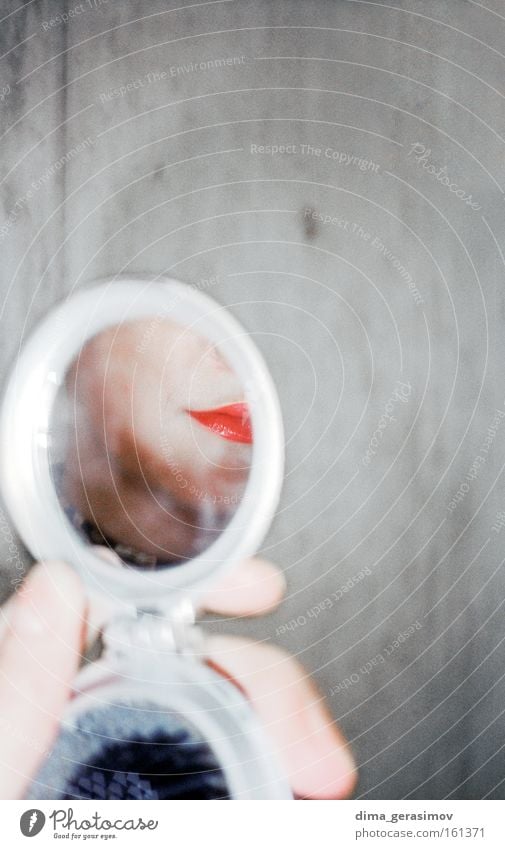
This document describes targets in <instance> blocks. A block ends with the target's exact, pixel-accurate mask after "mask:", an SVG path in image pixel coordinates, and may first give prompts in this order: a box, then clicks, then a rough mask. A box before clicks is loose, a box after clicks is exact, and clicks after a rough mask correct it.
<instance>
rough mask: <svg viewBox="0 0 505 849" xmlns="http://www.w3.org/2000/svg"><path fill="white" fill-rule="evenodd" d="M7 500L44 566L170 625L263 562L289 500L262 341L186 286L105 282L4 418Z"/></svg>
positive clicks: (49, 331)
mask: <svg viewBox="0 0 505 849" xmlns="http://www.w3.org/2000/svg"><path fill="white" fill-rule="evenodd" d="M1 428H2V440H1V446H2V449H1V450H2V470H3V481H2V487H3V495H4V498H5V501H6V504H7V506H8V508H9V510H10V512H11V515H12V517H13V519H14V521H15V523H16V525H17V527H18V530H19V532H20V534H21V536H22V538H23V539H24V541H25V543H26V544H27V546H28V548H29V549H30V550H31V551H32V553H33V555H34V556H35V557H36V558H38V559H50V558H59V559H63V560H66V561H68V562H70V563H71V564H72V565H74V567H75V568H76V569H77V570H78V571H79V572H80V573H81V574H82V575H83V577H84V579H85V580H86V581H87V583H88V585H90V587H91V589H92V590H94V591H97V592H99V593H101V594H104V595H106V596H107V598H108V599H109V600H111V599H112V600H113V601H114V602H115V603H131V604H134V605H135V606H146V605H147V606H149V607H151V608H154V609H160V610H164V609H166V607H167V605H168V606H170V605H171V604H173V603H174V602H175V601H177V600H179V599H180V597H181V596H190V597H192V598H193V597H194V596H195V595H198V594H199V593H200V592H201V591H202V590H203V588H204V587H205V586H206V585H207V584H208V582H209V581H211V580H213V579H214V578H215V577H216V576H217V575H218V574H219V573H220V572H221V571H222V570H223V569H225V568H230V567H231V566H232V565H233V564H234V563H235V562H237V561H238V560H239V559H241V558H242V557H244V556H247V555H249V554H252V553H253V552H254V551H255V549H256V548H257V546H258V544H259V543H260V542H261V539H262V537H263V534H264V533H265V531H266V529H267V527H268V525H269V523H270V521H271V519H272V516H273V512H274V510H275V506H276V503H277V499H278V494H279V490H280V485H281V480H282V468H283V436H282V425H281V418H280V414H279V407H278V402H277V397H276V393H275V390H274V388H273V385H272V382H271V379H270V376H269V373H268V371H267V369H266V366H265V364H264V362H263V359H262V357H261V356H260V354H259V352H258V350H257V348H256V347H255V345H254V343H253V342H252V339H251V337H250V336H249V335H248V334H247V333H246V331H245V330H244V329H243V328H242V327H241V326H240V325H239V324H238V323H237V322H236V321H235V319H234V318H233V317H232V316H231V315H230V313H229V312H228V311H227V310H226V309H225V308H223V307H221V306H220V305H219V304H217V303H216V302H215V301H213V300H212V299H211V298H209V297H208V296H206V295H204V294H202V293H201V292H199V291H197V290H195V289H194V288H191V287H190V286H188V285H185V284H182V283H179V282H176V281H173V280H161V281H160V280H159V279H157V280H155V281H154V280H145V279H142V280H139V279H136V280H133V279H120V280H110V281H104V282H102V283H101V284H100V285H97V286H94V287H92V288H90V289H87V290H86V291H82V292H79V293H77V294H75V295H73V296H72V297H70V298H68V299H67V300H66V301H65V302H64V303H63V304H61V305H60V306H59V307H57V308H56V309H55V310H54V311H53V312H52V313H51V314H50V315H49V316H48V317H47V318H46V319H45V320H44V321H43V322H42V323H41V324H40V325H39V327H38V328H37V329H36V331H35V333H34V334H33V336H32V337H31V339H30V340H29V341H28V343H27V344H26V345H25V347H24V349H23V350H22V351H21V354H20V355H19V357H18V359H17V361H16V363H15V365H14V369H13V372H12V376H11V379H10V381H9V384H8V387H7V392H6V396H5V400H4V406H3V413H2V422H1Z"/></svg>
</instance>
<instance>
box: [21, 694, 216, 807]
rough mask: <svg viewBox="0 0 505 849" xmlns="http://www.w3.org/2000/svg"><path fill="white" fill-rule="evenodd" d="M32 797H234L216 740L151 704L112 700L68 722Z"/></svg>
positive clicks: (39, 776)
mask: <svg viewBox="0 0 505 849" xmlns="http://www.w3.org/2000/svg"><path fill="white" fill-rule="evenodd" d="M29 798H32V799H56V798H57V799H65V800H76V799H131V800H133V799H227V798H229V795H228V789H227V786H226V782H225V779H224V775H223V773H222V771H221V769H220V767H219V765H218V763H217V761H216V758H215V756H214V754H213V752H212V750H211V749H210V747H209V745H208V744H207V743H206V742H205V741H204V740H203V739H202V738H201V736H200V735H199V734H198V732H197V731H196V730H195V729H194V728H193V727H191V726H190V725H188V724H187V723H186V721H185V720H184V719H182V718H181V717H179V716H176V715H174V714H172V715H168V714H166V713H161V712H159V710H153V708H152V706H150V707H149V706H142V707H141V708H140V706H138V705H136V706H133V705H107V706H106V707H103V708H99V709H98V710H96V711H93V712H90V713H86V714H83V715H82V716H80V717H79V718H78V720H77V721H76V723H75V725H74V726H68V725H67V727H65V728H64V729H63V730H62V732H61V733H60V735H59V737H58V740H57V742H56V744H55V747H54V749H53V751H52V752H51V754H50V756H49V758H48V760H47V761H46V763H45V764H44V766H43V768H42V770H41V771H40V773H39V775H38V776H37V779H36V781H35V782H34V783H33V785H32V787H31V789H30V795H29Z"/></svg>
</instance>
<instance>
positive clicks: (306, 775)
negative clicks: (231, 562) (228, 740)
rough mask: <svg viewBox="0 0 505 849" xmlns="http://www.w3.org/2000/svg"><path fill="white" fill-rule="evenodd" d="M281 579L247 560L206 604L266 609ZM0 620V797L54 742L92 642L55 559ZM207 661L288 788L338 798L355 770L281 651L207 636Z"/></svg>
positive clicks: (16, 788) (239, 611)
mask: <svg viewBox="0 0 505 849" xmlns="http://www.w3.org/2000/svg"><path fill="white" fill-rule="evenodd" d="M283 590H284V582H283V579H282V575H281V573H280V572H279V571H278V570H277V568H276V567H275V566H273V565H272V564H271V563H269V562H267V561H264V560H260V559H253V558H251V559H249V560H246V561H244V562H243V563H242V564H241V565H240V566H239V567H238V568H237V569H236V570H235V571H234V572H233V573H231V574H230V575H228V576H226V578H225V579H224V580H223V581H222V582H221V583H220V584H219V585H218V587H217V588H216V589H213V590H212V591H211V592H210V593H209V594H208V596H207V598H206V599H205V601H204V608H205V610H207V611H209V612H214V613H218V614H220V615H225V616H228V617H231V616H233V617H235V616H251V615H260V614H263V613H267V612H268V611H270V610H272V608H273V607H275V606H276V605H277V604H278V603H279V602H280V600H281V598H282V595H283ZM0 614H1V619H0V621H1V622H2V624H3V634H2V638H1V641H0V730H1V732H2V733H1V735H0V740H1V742H0V798H3V799H9V798H11V799H18V798H22V797H23V794H24V792H25V790H26V787H27V786H28V785H29V783H30V781H31V779H32V778H33V777H34V775H35V774H36V772H37V770H38V768H39V766H40V764H41V762H42V760H43V758H44V756H45V754H47V753H48V752H49V751H50V749H51V746H52V744H53V741H54V738H55V736H56V734H57V732H58V725H59V721H60V719H61V716H62V714H63V712H64V709H65V705H66V703H67V701H68V699H69V697H70V693H71V688H72V683H73V680H74V677H75V675H76V673H77V669H78V666H79V663H80V660H81V656H82V652H83V651H84V644H85V640H86V636H87V635H88V636H89V625H88V622H87V611H86V603H85V596H84V592H83V588H82V586H81V583H80V580H79V578H78V576H77V575H76V574H75V572H74V571H73V570H72V569H71V568H70V567H68V566H66V565H65V564H63V563H59V562H54V561H53V562H50V563H47V564H45V565H40V564H38V565H36V566H35V567H34V568H33V569H32V570H31V572H30V574H29V576H28V578H27V579H26V581H25V584H24V585H23V586H22V588H21V590H20V591H19V592H18V593H16V594H15V597H14V598H12V599H10V600H9V602H8V603H7V604H6V605H5V606H4V607H3V608H2V610H1V612H0ZM205 649H206V655H207V659H208V662H209V664H210V665H211V666H212V667H214V668H215V669H216V670H217V671H220V672H222V673H224V674H226V675H227V676H228V677H229V678H231V680H232V681H235V682H236V683H237V684H238V685H239V686H240V687H241V688H242V690H243V691H244V692H245V693H246V695H247V697H248V698H249V700H250V703H251V705H252V707H253V708H254V710H255V711H256V713H257V715H258V717H259V720H260V722H261V723H262V725H263V726H264V728H265V731H266V733H267V734H268V735H269V737H270V739H271V741H272V743H273V745H274V748H275V749H276V750H277V753H278V757H279V760H280V762H281V763H282V764H283V765H284V768H285V770H286V773H287V776H288V778H289V780H290V782H291V785H292V788H293V792H294V794H295V795H296V796H298V797H302V798H326V799H327V798H330V799H339V798H345V797H346V796H348V795H349V794H350V793H351V792H352V789H353V787H354V785H355V782H356V768H355V765H354V761H353V759H352V756H351V754H350V752H349V750H348V749H347V747H346V745H345V741H344V739H343V737H342V735H341V733H340V731H339V730H338V728H337V726H336V725H335V723H334V722H333V721H332V719H331V717H330V714H329V712H328V710H327V708H326V707H325V705H324V701H323V699H322V697H321V695H320V694H319V693H318V692H317V689H316V688H315V686H314V684H313V683H312V682H311V680H310V678H309V676H308V675H307V674H306V673H305V672H304V670H303V669H302V667H301V666H300V665H299V664H298V663H297V661H296V660H295V659H294V658H292V657H291V656H290V655H289V654H287V653H286V652H284V651H283V650H281V649H279V648H277V647H275V646H271V645H268V644H265V643H260V642H253V641H252V640H248V639H244V638H241V637H230V636H213V635H209V636H208V637H207V640H206V646H205Z"/></svg>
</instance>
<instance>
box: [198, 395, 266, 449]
mask: <svg viewBox="0 0 505 849" xmlns="http://www.w3.org/2000/svg"><path fill="white" fill-rule="evenodd" d="M187 412H188V413H189V415H190V416H191V417H192V418H193V419H196V421H197V422H199V423H200V424H201V425H203V426H204V427H207V428H208V429H209V430H211V431H212V433H215V434H216V436H220V437H221V438H222V439H229V440H230V441H231V442H245V443H247V444H248V445H250V444H251V443H252V441H253V438H252V427H251V414H250V412H249V407H248V406H247V404H228V405H227V406H225V407H218V408H217V409H215V410H187Z"/></svg>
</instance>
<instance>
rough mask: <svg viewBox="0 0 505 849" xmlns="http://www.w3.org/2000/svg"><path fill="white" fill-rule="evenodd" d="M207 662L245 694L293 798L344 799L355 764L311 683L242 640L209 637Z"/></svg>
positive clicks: (294, 665) (286, 662)
mask: <svg viewBox="0 0 505 849" xmlns="http://www.w3.org/2000/svg"><path fill="white" fill-rule="evenodd" d="M206 649H207V655H208V658H209V660H210V662H211V663H212V665H214V666H216V667H217V668H218V669H220V670H221V671H224V672H226V673H227V674H228V675H229V676H231V678H232V679H234V680H235V681H236V682H237V684H239V685H240V687H241V688H242V689H243V690H244V692H245V693H246V695H247V696H248V698H249V700H250V701H251V704H252V706H253V708H254V709H255V711H256V713H257V714H258V716H259V717H260V719H261V721H262V724H263V726H264V727H265V729H266V731H267V733H268V734H269V736H270V739H271V741H272V742H273V744H274V747H275V749H276V750H277V752H278V756H279V759H280V760H281V762H282V763H283V764H284V767H285V769H286V773H287V776H288V779H289V780H290V782H291V786H292V788H293V792H294V793H295V795H296V796H299V797H302V798H304V799H344V798H346V797H348V796H349V795H350V794H351V793H352V790H353V788H354V786H355V784H356V780H357V772H356V766H355V763H354V759H353V757H352V755H351V753H350V751H349V749H348V747H347V745H346V742H345V740H344V737H343V736H342V734H341V733H340V731H339V729H338V727H337V726H336V724H335V723H334V722H333V720H332V718H331V716H330V713H329V711H328V709H327V707H326V705H325V703H324V700H323V699H322V697H321V695H320V694H319V693H318V691H317V689H316V687H315V685H314V683H313V682H312V681H311V679H310V678H309V676H308V675H307V674H306V672H305V671H304V670H303V668H302V667H301V666H300V664H299V663H298V662H297V661H296V660H295V659H294V658H293V657H291V656H290V655H288V654H286V653H285V652H284V651H283V650H282V649H279V648H277V647H276V646H271V645H266V644H262V643H254V642H252V641H250V640H247V639H244V638H242V637H228V636H226V637H223V636H210V637H209V638H208V644H207V646H206Z"/></svg>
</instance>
